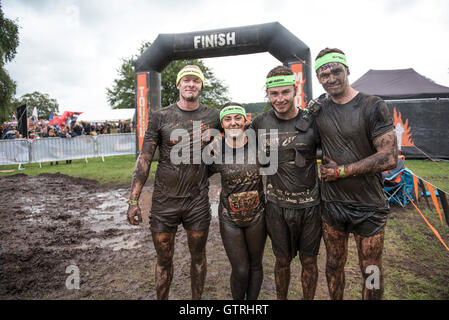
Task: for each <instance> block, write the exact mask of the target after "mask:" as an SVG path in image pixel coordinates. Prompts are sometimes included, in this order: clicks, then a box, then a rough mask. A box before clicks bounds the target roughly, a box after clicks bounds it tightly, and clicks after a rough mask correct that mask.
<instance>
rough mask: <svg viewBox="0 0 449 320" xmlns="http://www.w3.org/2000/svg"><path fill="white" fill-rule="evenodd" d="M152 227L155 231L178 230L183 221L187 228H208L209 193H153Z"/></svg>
mask: <svg viewBox="0 0 449 320" xmlns="http://www.w3.org/2000/svg"><path fill="white" fill-rule="evenodd" d="M150 211H151V216H150V228H151V230H152V231H153V232H176V231H177V230H178V225H180V224H181V223H182V225H183V227H184V229H186V230H197V231H200V230H207V229H208V228H209V225H210V219H211V210H210V204H209V197H208V195H207V193H202V194H198V195H196V196H186V197H170V196H160V195H159V196H157V197H155V196H154V195H153V201H152V208H151V210H150Z"/></svg>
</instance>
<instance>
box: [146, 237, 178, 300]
mask: <svg viewBox="0 0 449 320" xmlns="http://www.w3.org/2000/svg"><path fill="white" fill-rule="evenodd" d="M175 235H176V233H175V232H170V233H169V232H152V237H153V243H154V248H155V249H156V254H157V262H156V273H155V276H156V296H157V299H158V300H167V299H168V294H169V292H170V285H171V281H172V279H173V254H174V248H175Z"/></svg>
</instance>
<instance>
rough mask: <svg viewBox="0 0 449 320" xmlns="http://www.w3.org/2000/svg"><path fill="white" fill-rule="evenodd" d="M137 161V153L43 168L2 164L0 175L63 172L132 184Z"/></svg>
mask: <svg viewBox="0 0 449 320" xmlns="http://www.w3.org/2000/svg"><path fill="white" fill-rule="evenodd" d="M135 163H136V156H135V155H125V156H115V157H105V158H104V162H103V161H102V158H90V159H88V163H86V161H85V160H84V159H79V160H73V161H72V164H69V165H67V164H66V163H65V161H59V164H58V165H56V164H55V163H53V165H52V166H50V162H44V163H42V168H41V167H40V166H39V164H38V163H32V164H26V165H23V166H22V168H24V170H18V165H8V166H0V171H11V170H13V171H12V172H0V177H1V176H5V175H12V174H17V173H24V174H27V175H31V176H34V175H38V174H41V173H57V172H59V173H61V174H66V175H69V176H72V177H77V178H85V179H92V180H97V181H98V182H99V183H100V184H102V185H106V184H111V185H130V184H131V176H132V173H133V169H134V164H135ZM155 169H156V163H154V164H152V166H151V172H150V174H151V175H152V176H154V173H155Z"/></svg>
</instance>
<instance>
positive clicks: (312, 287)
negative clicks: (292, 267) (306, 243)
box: [299, 254, 318, 300]
mask: <svg viewBox="0 0 449 320" xmlns="http://www.w3.org/2000/svg"><path fill="white" fill-rule="evenodd" d="M299 258H300V260H301V267H302V271H301V282H302V291H303V293H304V300H313V298H314V297H315V291H316V285H317V282H318V265H317V257H316V256H314V257H310V256H304V255H302V254H301V255H299Z"/></svg>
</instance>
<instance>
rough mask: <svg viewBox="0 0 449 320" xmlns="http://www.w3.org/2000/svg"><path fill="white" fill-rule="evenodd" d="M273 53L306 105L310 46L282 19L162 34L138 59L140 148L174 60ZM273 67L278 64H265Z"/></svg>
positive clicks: (309, 91) (298, 101) (301, 103)
mask: <svg viewBox="0 0 449 320" xmlns="http://www.w3.org/2000/svg"><path fill="white" fill-rule="evenodd" d="M260 52H269V53H270V54H271V55H273V56H274V57H275V58H277V59H278V60H280V61H281V62H282V63H283V64H284V65H285V66H289V67H290V68H291V69H292V71H293V72H295V75H296V85H297V88H298V94H297V96H296V98H295V104H296V105H297V106H298V107H301V108H304V106H305V105H306V103H307V101H308V100H309V98H310V97H312V81H311V58H310V49H309V47H308V46H307V45H305V44H304V43H303V42H302V41H301V40H299V39H298V38H297V37H295V36H294V35H293V34H292V33H291V32H290V31H288V30H287V29H286V28H284V27H283V26H282V25H281V24H280V23H278V22H272V23H266V24H259V25H252V26H245V27H237V28H226V29H216V30H208V31H198V32H189V33H179V34H160V35H159V36H158V37H157V38H156V40H155V41H154V43H153V44H152V45H151V46H150V47H149V48H148V49H147V50H145V51H144V52H143V54H142V55H141V56H140V57H139V58H138V59H137V61H136V62H135V65H134V67H135V71H136V109H137V110H136V113H137V147H138V148H137V150H138V151H140V150H141V147H142V142H143V137H144V134H145V130H146V128H147V119H148V115H149V112H151V109H154V110H157V109H159V108H160V107H161V72H162V71H163V70H164V68H165V67H166V66H167V65H168V64H169V63H170V62H171V61H173V60H184V59H197V58H212V57H223V56H232V55H241V54H251V53H260ZM261 67H264V68H266V69H267V72H268V70H269V69H271V68H272V67H274V66H261Z"/></svg>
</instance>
